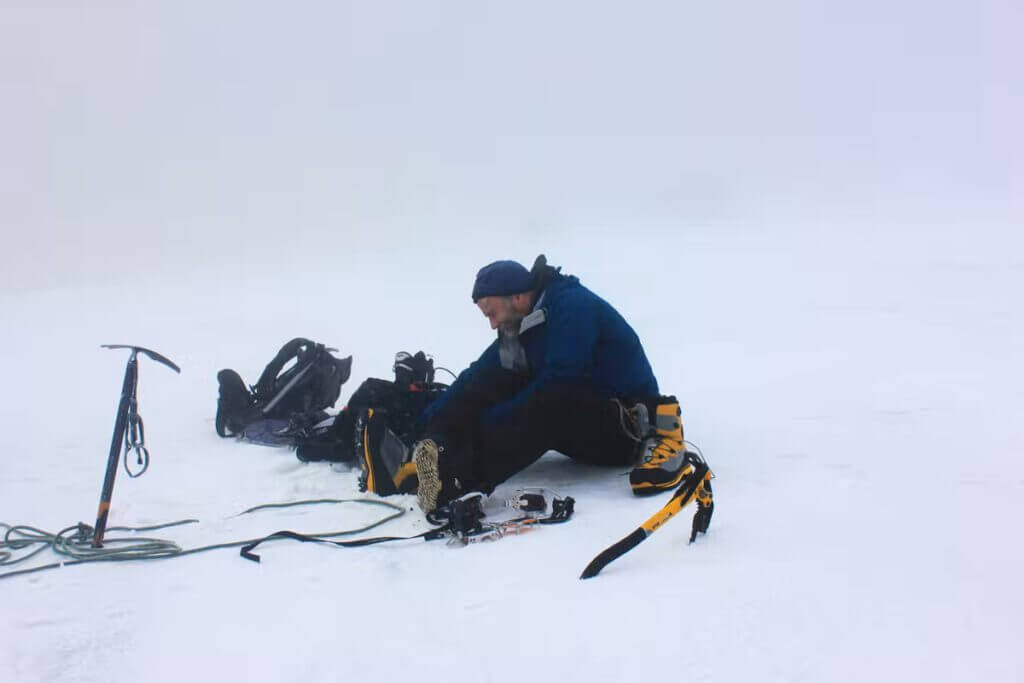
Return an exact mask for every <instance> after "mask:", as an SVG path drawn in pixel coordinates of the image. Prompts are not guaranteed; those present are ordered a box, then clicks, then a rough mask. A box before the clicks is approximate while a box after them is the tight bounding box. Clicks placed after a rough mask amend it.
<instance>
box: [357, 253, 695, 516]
mask: <svg viewBox="0 0 1024 683" xmlns="http://www.w3.org/2000/svg"><path fill="white" fill-rule="evenodd" d="M560 270H561V269H556V268H552V267H550V266H548V265H547V261H546V259H545V258H544V257H543V256H539V257H538V258H537V261H536V263H535V264H534V266H533V270H532V271H528V270H527V269H526V268H525V267H523V266H522V265H521V264H519V263H517V262H515V261H496V262H495V263H491V264H490V265H487V266H485V267H484V268H482V269H481V270H480V272H479V273H477V276H476V282H475V284H474V286H473V301H474V303H476V305H477V306H478V307H479V308H480V310H481V312H482V313H483V314H484V316H485V317H486V318H487V319H488V320H489V321H490V324H491V329H496V330H497V331H498V336H497V339H496V340H495V341H494V342H493V343H492V344H491V345H490V346H488V347H487V349H486V350H485V351H484V352H483V354H482V355H481V356H480V358H479V359H478V360H477V361H476V362H474V363H473V364H471V365H470V366H469V368H467V369H466V370H464V371H463V372H462V373H461V374H460V375H459V377H458V379H456V381H455V382H454V383H453V384H452V385H451V387H450V388H449V389H448V390H447V391H446V392H444V393H443V394H442V395H441V397H440V398H439V399H438V400H436V401H435V402H434V403H432V404H431V405H430V406H429V407H428V408H427V410H426V412H425V414H424V416H423V424H424V428H423V431H422V438H421V439H420V440H419V441H417V443H416V444H415V446H414V447H413V449H412V460H413V462H414V463H415V471H416V477H417V479H418V491H417V497H418V499H419V505H420V507H421V508H422V509H423V511H424V512H428V513H429V512H433V511H434V510H435V509H436V508H437V507H439V506H443V505H445V504H446V503H448V502H449V501H451V500H453V499H455V498H458V497H460V496H462V495H464V494H466V493H469V492H472V491H483V492H486V493H491V492H492V491H493V490H494V488H495V486H497V485H498V484H500V483H501V482H503V481H505V480H506V479H508V478H509V477H511V476H512V475H513V474H515V473H516V472H519V471H521V470H523V469H524V468H526V467H527V466H528V465H530V464H532V463H533V462H535V461H536V460H537V459H539V458H540V457H541V456H542V455H544V453H546V452H547V451H549V450H554V451H558V452H559V453H562V454H564V455H567V456H569V457H570V458H573V459H574V460H579V461H581V462H587V463H592V464H597V465H610V466H616V467H623V466H629V465H635V466H634V468H633V470H632V472H631V473H630V477H629V480H630V484H631V485H632V488H633V492H634V493H635V494H637V495H647V494H655V493H659V492H661V491H668V490H670V489H672V488H674V487H675V486H676V485H678V484H679V482H680V481H681V480H682V478H683V477H684V476H685V475H686V474H687V473H688V472H689V471H690V467H689V465H687V464H686V462H685V458H684V450H685V449H684V444H683V430H682V422H681V418H680V410H679V404H678V402H677V401H676V399H675V397H672V396H661V395H660V394H659V392H658V382H657V380H656V379H655V378H654V374H653V372H652V371H651V366H650V363H648V361H647V357H646V355H645V354H644V350H643V347H642V346H641V344H640V340H639V338H638V337H637V335H636V333H635V332H634V331H633V329H632V328H631V327H630V326H629V324H628V323H626V321H625V320H624V319H623V318H622V316H621V315H619V313H618V312H617V311H616V310H615V309H614V308H612V306H611V305H610V304H608V303H607V302H606V301H604V300H603V299H601V298H600V297H599V296H597V295H596V294H594V293H593V292H591V291H590V290H589V289H587V288H586V287H584V286H583V285H581V284H580V282H579V280H578V279H577V278H576V277H574V276H571V275H562V274H561V273H560ZM374 450H375V449H370V448H367V449H364V453H363V454H361V457H362V458H363V460H364V462H363V470H364V472H366V471H370V470H373V469H375V470H376V471H381V470H382V469H383V468H382V466H381V465H380V463H376V462H373V461H372V458H374V457H375V456H374V455H373V451H374ZM403 469H405V470H410V469H411V466H407V467H406V468H403ZM389 479H390V477H389ZM408 479H412V477H408ZM391 484H392V481H387V482H386V483H385V484H384V486H383V487H382V489H384V490H382V491H378V492H381V493H385V490H386V491H387V492H393V491H394V487H392V486H391ZM401 489H402V490H410V489H409V488H408V487H407V486H402V487H401ZM370 490H373V491H375V490H376V487H373V486H371V487H370Z"/></svg>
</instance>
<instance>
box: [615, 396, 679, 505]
mask: <svg viewBox="0 0 1024 683" xmlns="http://www.w3.org/2000/svg"><path fill="white" fill-rule="evenodd" d="M630 412H631V413H632V416H633V418H634V421H635V422H636V424H637V427H638V428H639V429H640V433H641V434H642V435H645V436H644V438H643V441H642V442H641V447H642V449H641V452H640V462H639V463H638V464H637V465H636V467H634V468H633V471H632V472H630V473H629V483H630V486H632V487H633V493H634V494H636V495H638V496H648V495H653V494H655V493H661V492H662V491H670V490H672V489H674V488H675V487H676V486H678V485H679V482H681V481H682V480H683V477H685V476H686V475H687V474H689V473H690V472H692V471H693V466H692V465H690V464H689V463H688V462H687V460H686V447H685V445H684V444H683V420H682V417H681V411H680V410H679V401H677V400H676V398H675V396H662V397H661V398H659V399H658V401H657V403H653V402H652V403H650V404H647V403H638V404H637V405H636V406H635V407H634V408H633V410H632V411H630ZM652 413H653V415H652Z"/></svg>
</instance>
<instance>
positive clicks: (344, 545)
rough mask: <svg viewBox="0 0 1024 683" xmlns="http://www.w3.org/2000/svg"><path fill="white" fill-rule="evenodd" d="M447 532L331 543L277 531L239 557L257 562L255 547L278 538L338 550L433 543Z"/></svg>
mask: <svg viewBox="0 0 1024 683" xmlns="http://www.w3.org/2000/svg"><path fill="white" fill-rule="evenodd" d="M447 532H448V527H447V526H443V527H440V528H438V529H431V530H429V531H424V532H423V533H422V534H416V535H415V536H377V537H374V538H360V539H358V540H355V541H331V540H328V539H326V538H323V537H321V536H307V535H305V534H300V533H296V532H294V531H278V532H276V533H273V534H270V535H269V536H265V537H263V538H261V539H259V540H258V541H253V542H252V543H250V544H249V545H246V546H243V547H242V549H241V550H240V551H239V553H238V554H239V555H241V556H242V557H244V558H245V559H247V560H252V561H253V562H259V561H260V556H259V555H257V554H255V553H254V552H252V551H253V550H255V549H256V547H257V546H259V545H261V544H263V543H266V542H267V541H273V540H275V539H278V538H290V539H292V540H294V541H301V542H303V543H320V544H323V545H334V546H338V547H339V548H361V547H363V546H367V545H376V544H377V543H387V542H389V541H412V540H415V539H417V538H422V539H423V540H425V541H433V540H436V539H438V538H442V537H443V536H444V535H445V534H446V533H447Z"/></svg>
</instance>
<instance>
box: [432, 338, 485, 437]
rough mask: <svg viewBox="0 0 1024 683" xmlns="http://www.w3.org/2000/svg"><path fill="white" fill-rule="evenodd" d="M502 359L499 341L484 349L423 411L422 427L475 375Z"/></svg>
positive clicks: (442, 409)
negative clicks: (499, 353) (499, 354)
mask: <svg viewBox="0 0 1024 683" xmlns="http://www.w3.org/2000/svg"><path fill="white" fill-rule="evenodd" d="M500 363H501V361H500V360H499V359H498V342H497V341H494V342H492V343H491V345H490V346H488V347H487V348H486V349H484V352H483V353H482V354H480V357H479V358H478V359H476V360H475V361H473V362H472V363H470V364H469V367H468V368H466V369H465V370H463V371H462V372H460V373H459V376H458V377H456V378H455V381H454V382H452V384H451V386H450V387H448V388H447V389H446V390H445V391H444V393H442V394H441V395H440V396H439V397H438V398H437V400H435V401H434V402H433V403H431V404H430V405H428V406H427V407H426V409H425V410H424V411H423V414H422V415H421V416H420V419H419V426H420V428H421V429H422V428H424V427H426V425H427V423H428V422H429V421H430V420H431V419H432V418H434V417H435V416H438V415H441V414H442V412H443V411H444V409H445V406H446V405H448V404H449V403H450V402H451V400H452V399H453V398H454V397H455V396H457V395H458V394H459V392H461V391H462V390H463V388H464V387H466V386H467V385H469V384H470V383H471V382H472V380H473V377H474V376H475V375H477V374H478V373H480V371H481V370H482V369H483V368H487V367H491V366H494V365H500Z"/></svg>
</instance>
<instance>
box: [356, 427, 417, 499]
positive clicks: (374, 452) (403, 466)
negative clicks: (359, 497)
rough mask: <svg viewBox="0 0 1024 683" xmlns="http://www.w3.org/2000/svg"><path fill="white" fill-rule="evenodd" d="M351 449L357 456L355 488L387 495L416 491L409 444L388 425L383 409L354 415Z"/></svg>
mask: <svg viewBox="0 0 1024 683" xmlns="http://www.w3.org/2000/svg"><path fill="white" fill-rule="evenodd" d="M355 450H356V455H357V456H358V457H359V467H360V469H361V472H360V475H359V490H360V491H369V492H370V493H376V494H377V495H378V496H391V495H394V494H396V493H415V492H416V485H417V480H416V465H415V464H413V462H412V460H411V456H410V453H409V448H408V447H407V446H406V445H405V444H404V443H402V441H401V439H399V438H398V437H397V436H395V434H394V432H392V431H391V430H390V429H388V426H387V423H386V422H385V419H384V413H382V412H379V411H375V410H374V409H373V408H366V409H364V410H362V411H361V412H360V413H359V415H358V416H357V417H356V423H355Z"/></svg>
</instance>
